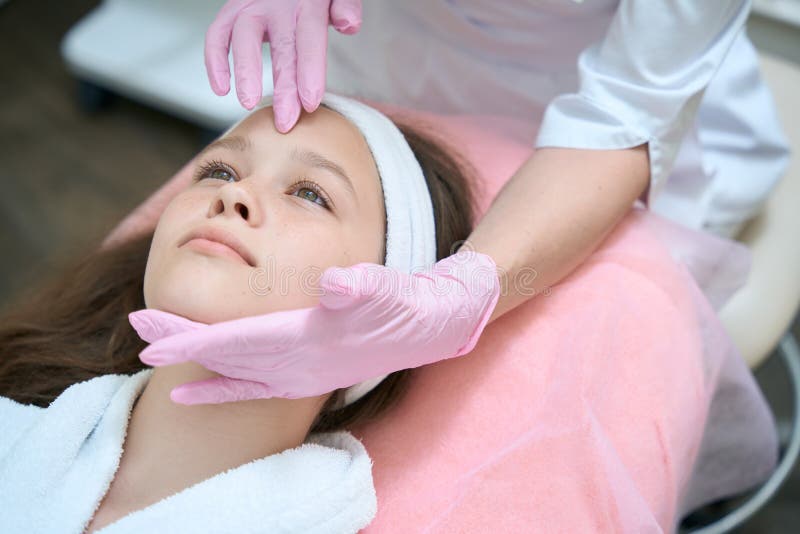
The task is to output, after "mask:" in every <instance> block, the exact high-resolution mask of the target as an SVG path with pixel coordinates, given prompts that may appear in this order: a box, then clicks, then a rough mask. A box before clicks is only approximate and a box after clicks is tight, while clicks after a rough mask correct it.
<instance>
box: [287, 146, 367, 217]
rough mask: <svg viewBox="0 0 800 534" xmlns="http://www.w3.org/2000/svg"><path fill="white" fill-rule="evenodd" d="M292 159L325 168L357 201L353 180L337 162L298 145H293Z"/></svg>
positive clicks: (310, 165)
mask: <svg viewBox="0 0 800 534" xmlns="http://www.w3.org/2000/svg"><path fill="white" fill-rule="evenodd" d="M292 159H293V160H295V161H299V162H301V163H305V164H306V165H308V166H309V167H317V168H320V169H324V170H327V171H328V172H330V173H331V174H333V175H334V176H337V177H338V178H340V179H341V180H342V182H343V183H344V185H345V187H346V188H347V189H349V190H350V194H352V195H353V198H354V199H356V203H358V196H357V195H356V190H355V188H354V187H353V182H351V181H350V177H349V176H347V173H346V172H344V169H342V167H341V166H340V165H339V164H338V163H336V162H334V161H331V160H329V159H328V158H326V157H325V156H323V155H322V154H319V153H317V152H314V151H313V150H308V149H302V148H300V147H294V150H292Z"/></svg>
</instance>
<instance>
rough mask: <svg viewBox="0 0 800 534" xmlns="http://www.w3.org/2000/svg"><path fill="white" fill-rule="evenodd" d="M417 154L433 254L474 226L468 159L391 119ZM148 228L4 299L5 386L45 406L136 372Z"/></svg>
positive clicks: (347, 412)
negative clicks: (81, 385)
mask: <svg viewBox="0 0 800 534" xmlns="http://www.w3.org/2000/svg"><path fill="white" fill-rule="evenodd" d="M395 122H396V124H397V126H398V127H399V128H400V130H401V131H402V132H403V135H404V136H405V137H406V140H407V141H408V143H409V145H410V146H411V149H412V150H413V152H414V154H415V155H416V157H417V160H418V161H419V163H420V165H421V167H422V170H423V172H424V174H425V179H426V181H427V184H428V191H429V192H430V195H431V200H432V203H433V211H434V221H435V224H436V244H437V259H442V258H444V257H446V256H448V255H450V254H452V253H453V252H455V249H456V248H457V245H458V243H459V242H461V241H463V240H464V239H466V238H467V236H468V235H469V233H470V232H471V230H472V215H471V214H472V206H473V204H472V193H471V184H472V181H471V175H472V171H471V167H470V166H469V165H468V164H467V162H466V161H465V160H464V159H463V158H462V157H460V156H459V155H458V154H457V152H456V151H455V150H454V149H453V147H448V146H447V145H446V143H445V142H444V141H443V140H441V139H439V138H436V136H435V135H434V134H433V132H432V131H431V132H423V126H422V125H420V124H417V125H415V126H413V127H412V126H410V125H409V124H407V123H406V124H404V123H402V122H400V121H399V120H397V119H395ZM152 237H153V235H152V233H150V234H148V235H145V236H142V237H138V238H135V239H133V240H130V241H126V242H124V243H121V244H119V245H116V246H114V247H112V248H107V249H98V250H95V251H93V252H92V253H90V254H88V255H86V257H84V258H83V259H80V260H78V261H77V262H74V263H73V264H72V265H71V266H70V267H68V268H66V269H63V270H62V272H61V275H60V276H58V277H56V278H54V279H52V280H51V281H50V282H49V283H47V284H46V285H44V286H40V287H35V288H33V289H31V290H29V291H27V292H25V293H23V294H22V295H20V296H19V297H18V298H17V299H16V302H15V303H14V304H12V305H9V306H8V310H7V311H6V312H5V313H4V314H3V316H2V317H0V395H2V396H5V397H9V398H11V399H13V400H15V401H17V402H20V403H23V404H34V405H37V406H41V407H46V406H48V405H49V404H50V403H51V402H52V401H53V400H54V399H55V398H56V397H57V396H59V395H60V394H61V393H62V392H63V391H64V390H65V389H66V388H67V387H69V386H71V385H72V384H75V383H78V382H82V381H85V380H90V379H92V378H95V377H97V376H101V375H104V374H112V373H113V374H133V373H136V372H138V371H141V370H143V369H147V368H148V367H149V366H148V365H146V364H144V363H142V362H141V361H140V360H139V353H140V352H141V351H142V350H143V349H144V348H145V346H146V345H147V344H146V343H145V342H144V341H142V340H141V339H140V338H139V336H138V335H137V334H136V332H135V331H134V330H133V328H132V327H131V326H130V324H129V323H128V313H130V312H132V311H134V310H138V309H142V308H144V307H145V304H144V291H143V280H144V271H145V266H146V265H147V256H148V253H149V250H150V242H151V240H152ZM410 373H411V371H410V370H404V371H398V372H395V373H392V374H391V375H389V376H388V377H387V378H386V379H385V380H383V382H381V384H380V385H379V386H377V387H376V388H375V389H373V390H372V391H370V392H369V393H368V394H367V395H365V396H364V397H362V398H361V399H359V400H358V401H357V402H355V403H353V404H351V405H349V406H346V407H344V408H340V409H334V407H335V406H336V405H337V404H338V403H339V399H340V395H342V394H343V391H344V390H337V391H336V392H334V394H333V395H331V397H330V399H329V400H328V401H327V402H326V404H325V406H324V407H323V409H322V411H321V413H320V415H319V416H318V418H317V420H316V421H315V423H314V425H313V426H312V427H311V432H317V431H333V430H339V429H343V428H347V427H348V426H350V425H351V424H355V423H362V422H364V421H365V420H368V419H371V418H373V417H375V416H377V415H378V414H380V413H382V412H384V411H385V410H387V409H388V408H389V407H390V406H391V405H393V404H394V403H395V402H396V401H397V400H398V399H399V398H400V396H401V395H402V393H403V392H404V391H405V389H406V387H407V386H408V381H409V378H410Z"/></svg>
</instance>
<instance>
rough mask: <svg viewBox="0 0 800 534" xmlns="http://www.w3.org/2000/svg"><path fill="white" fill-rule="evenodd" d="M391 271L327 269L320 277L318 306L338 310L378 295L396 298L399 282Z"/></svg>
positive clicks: (380, 267) (381, 268) (355, 267)
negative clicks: (320, 294) (320, 290)
mask: <svg viewBox="0 0 800 534" xmlns="http://www.w3.org/2000/svg"><path fill="white" fill-rule="evenodd" d="M396 275H399V273H395V272H394V271H393V270H392V269H389V268H387V267H384V266H383V265H378V264H376V263H358V264H356V265H352V266H350V267H329V268H328V269H325V271H324V272H323V273H322V276H321V277H320V281H319V285H320V289H322V291H323V294H322V296H321V297H320V304H321V305H322V306H324V307H326V308H329V309H333V310H338V309H342V308H345V307H347V306H350V305H352V304H355V303H357V302H360V301H363V300H365V299H370V298H373V297H376V296H380V295H384V296H385V295H389V294H392V293H393V292H394V294H399V293H400V292H401V291H402V289H403V288H402V287H401V284H402V280H401V278H400V277H398V276H396Z"/></svg>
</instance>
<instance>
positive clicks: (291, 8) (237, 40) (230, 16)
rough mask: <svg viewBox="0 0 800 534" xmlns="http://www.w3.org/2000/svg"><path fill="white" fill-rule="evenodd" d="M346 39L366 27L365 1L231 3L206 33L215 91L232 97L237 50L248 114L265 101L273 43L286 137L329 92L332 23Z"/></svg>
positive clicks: (277, 104) (280, 123)
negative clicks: (266, 54)
mask: <svg viewBox="0 0 800 534" xmlns="http://www.w3.org/2000/svg"><path fill="white" fill-rule="evenodd" d="M329 21H330V23H331V24H332V25H333V27H334V28H336V30H337V31H339V32H341V33H343V34H348V35H350V34H353V33H356V32H357V31H358V30H359V27H360V26H361V0H229V1H228V2H227V3H226V4H225V5H224V6H222V9H220V11H219V13H218V14H217V17H216V18H215V19H214V21H213V22H212V23H211V26H209V28H208V32H206V45H205V58H206V70H207V72H208V79H209V82H210V83H211V89H212V90H213V91H214V92H215V93H216V94H218V95H220V96H222V95H226V94H228V91H230V77H231V72H230V68H229V65H228V50H229V47H230V48H232V49H233V66H234V70H235V72H236V93H237V95H238V97H239V101H240V102H241V103H242V105H243V106H244V107H245V108H247V109H253V108H254V107H255V106H256V104H258V102H259V101H260V100H261V51H262V50H261V47H262V43H264V42H266V41H269V43H270V53H271V55H272V77H273V82H274V86H275V100H274V110H275V126H276V127H277V128H278V130H279V131H281V132H283V133H285V132H288V131H289V130H291V129H292V127H293V126H294V125H295V123H296V122H297V119H298V118H299V117H300V104H301V102H302V105H303V107H304V108H305V109H306V111H308V112H312V111H314V110H315V109H317V106H319V103H320V100H321V99H322V95H323V93H324V92H325V76H326V52H327V48H328V22H329Z"/></svg>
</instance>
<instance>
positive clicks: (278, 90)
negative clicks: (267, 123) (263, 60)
mask: <svg viewBox="0 0 800 534" xmlns="http://www.w3.org/2000/svg"><path fill="white" fill-rule="evenodd" d="M278 22H280V21H278ZM295 31H296V30H295V25H294V21H292V23H291V24H290V23H288V22H287V23H285V24H281V23H276V24H273V25H272V26H271V27H270V29H269V48H270V54H271V56H272V80H273V84H274V86H275V91H274V94H273V97H272V110H273V112H274V113H275V127H276V128H277V129H278V131H279V132H281V133H286V132H288V131H289V130H291V129H292V128H293V127H294V125H295V124H296V123H297V119H299V118H300V110H301V103H300V97H299V96H298V94H297V49H296V43H295Z"/></svg>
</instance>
